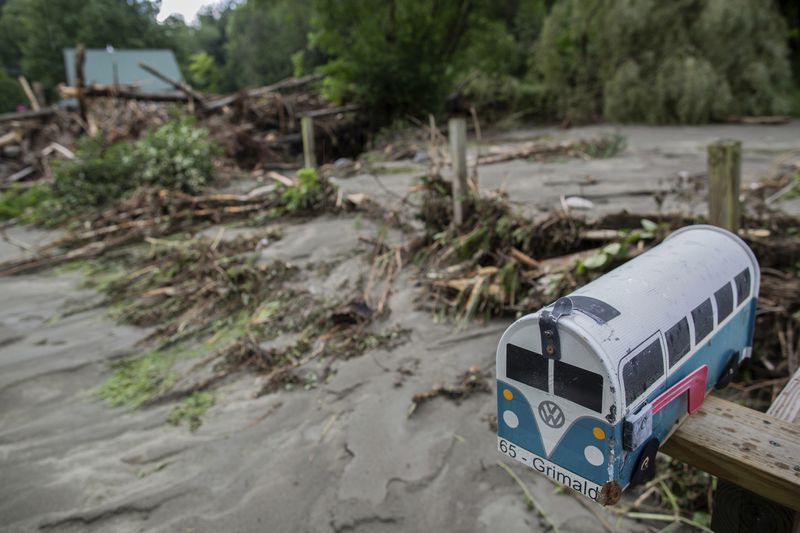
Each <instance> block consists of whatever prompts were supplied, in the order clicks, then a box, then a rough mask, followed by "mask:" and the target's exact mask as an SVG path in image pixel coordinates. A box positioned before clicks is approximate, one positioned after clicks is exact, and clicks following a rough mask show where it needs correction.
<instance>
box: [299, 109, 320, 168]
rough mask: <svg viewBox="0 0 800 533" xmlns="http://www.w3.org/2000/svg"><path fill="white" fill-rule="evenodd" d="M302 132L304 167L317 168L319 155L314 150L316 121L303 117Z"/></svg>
mask: <svg viewBox="0 0 800 533" xmlns="http://www.w3.org/2000/svg"><path fill="white" fill-rule="evenodd" d="M300 132H301V135H302V136H303V166H305V167H308V168H316V167H317V153H316V152H315V148H314V119H313V118H311V117H303V118H301V119H300Z"/></svg>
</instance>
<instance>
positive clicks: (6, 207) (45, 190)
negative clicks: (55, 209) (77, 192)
mask: <svg viewBox="0 0 800 533" xmlns="http://www.w3.org/2000/svg"><path fill="white" fill-rule="evenodd" d="M53 203H54V196H53V189H52V188H51V187H50V186H49V185H47V184H41V183H40V184H36V185H33V186H32V187H28V188H27V189H24V188H21V187H13V188H11V189H9V190H7V191H5V192H0V220H8V219H12V218H16V219H19V220H20V221H22V222H27V223H31V224H36V223H39V222H45V221H46V218H47V210H46V209H45V208H46V207H47V206H50V205H52V204H53Z"/></svg>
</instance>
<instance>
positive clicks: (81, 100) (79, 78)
mask: <svg viewBox="0 0 800 533" xmlns="http://www.w3.org/2000/svg"><path fill="white" fill-rule="evenodd" d="M85 59H86V47H84V46H83V45H82V44H79V45H78V46H76V47H75V89H76V91H77V93H78V94H77V97H78V110H79V112H80V115H81V120H83V123H84V124H87V127H88V123H89V117H88V116H87V110H86V95H85V94H84V92H83V88H84V78H83V62H84V61H85Z"/></svg>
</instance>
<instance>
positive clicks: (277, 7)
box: [225, 0, 311, 87]
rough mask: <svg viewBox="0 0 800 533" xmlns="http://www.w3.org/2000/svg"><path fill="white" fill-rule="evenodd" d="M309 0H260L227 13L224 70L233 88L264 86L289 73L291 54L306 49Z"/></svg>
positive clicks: (309, 14) (291, 65)
mask: <svg viewBox="0 0 800 533" xmlns="http://www.w3.org/2000/svg"><path fill="white" fill-rule="evenodd" d="M310 19H311V0H261V1H250V2H246V3H244V4H242V5H241V6H239V7H238V8H237V9H235V10H233V11H232V12H231V14H230V20H229V21H228V25H227V37H228V41H227V43H226V44H225V59H226V64H227V68H226V72H227V74H228V76H229V77H230V80H231V82H232V83H233V85H234V86H235V87H252V86H258V85H265V84H268V83H272V82H275V81H278V80H280V79H282V78H286V77H287V76H291V75H292V72H293V70H294V68H293V64H292V56H293V55H294V54H295V53H297V52H299V51H302V50H303V49H305V48H306V46H307V42H308V31H309V23H310Z"/></svg>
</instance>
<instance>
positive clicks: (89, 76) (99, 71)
mask: <svg viewBox="0 0 800 533" xmlns="http://www.w3.org/2000/svg"><path fill="white" fill-rule="evenodd" d="M140 61H141V62H143V63H147V64H148V65H150V66H151V67H153V68H155V69H156V70H158V71H159V72H161V73H163V74H164V75H166V76H169V77H170V78H172V79H174V80H183V76H181V71H180V69H179V68H178V62H177V61H176V60H175V54H174V53H172V50H167V49H141V50H139V49H109V50H107V49H104V48H87V49H86V59H85V61H84V64H83V73H84V82H85V83H86V84H90V83H99V84H102V85H112V84H114V83H115V82H116V83H119V84H122V85H138V87H139V88H140V89H141V90H142V91H143V92H148V93H151V92H153V93H155V92H167V91H173V90H174V88H173V87H171V86H170V85H169V84H167V83H164V82H163V81H161V80H159V79H158V78H156V77H155V76H153V75H152V74H150V73H148V72H146V71H144V70H142V69H141V68H139V65H138V63H139V62H140ZM64 66H65V67H66V70H67V83H68V84H69V85H75V49H74V48H64ZM115 71H116V74H115ZM115 76H116V79H115Z"/></svg>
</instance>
